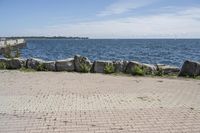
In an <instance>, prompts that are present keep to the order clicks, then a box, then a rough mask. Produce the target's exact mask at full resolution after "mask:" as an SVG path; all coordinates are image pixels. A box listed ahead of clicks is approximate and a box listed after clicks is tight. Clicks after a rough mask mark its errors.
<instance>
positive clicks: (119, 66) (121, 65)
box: [113, 61, 128, 73]
mask: <svg viewBox="0 0 200 133" xmlns="http://www.w3.org/2000/svg"><path fill="white" fill-rule="evenodd" d="M127 64H128V61H114V62H113V65H114V67H115V72H117V73H119V72H125V70H126V66H127Z"/></svg>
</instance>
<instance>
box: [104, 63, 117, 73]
mask: <svg viewBox="0 0 200 133" xmlns="http://www.w3.org/2000/svg"><path fill="white" fill-rule="evenodd" d="M104 72H105V74H111V73H114V72H115V67H114V65H113V64H106V66H105V68H104Z"/></svg>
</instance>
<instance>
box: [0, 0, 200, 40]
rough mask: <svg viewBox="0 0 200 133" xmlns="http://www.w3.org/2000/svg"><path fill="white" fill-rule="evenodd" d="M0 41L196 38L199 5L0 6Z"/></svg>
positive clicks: (75, 2) (191, 1) (55, 1)
mask: <svg viewBox="0 0 200 133" xmlns="http://www.w3.org/2000/svg"><path fill="white" fill-rule="evenodd" d="M0 13H1V20H0V29H1V30H0V36H40V35H43V36H87V37H91V38H200V1H199V0H0Z"/></svg>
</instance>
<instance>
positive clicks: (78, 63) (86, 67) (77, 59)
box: [74, 55, 92, 72]
mask: <svg viewBox="0 0 200 133" xmlns="http://www.w3.org/2000/svg"><path fill="white" fill-rule="evenodd" d="M74 65H75V71H76V72H87V71H88V72H89V71H90V69H91V67H92V63H91V61H90V60H89V59H88V58H87V57H83V56H80V55H75V56H74Z"/></svg>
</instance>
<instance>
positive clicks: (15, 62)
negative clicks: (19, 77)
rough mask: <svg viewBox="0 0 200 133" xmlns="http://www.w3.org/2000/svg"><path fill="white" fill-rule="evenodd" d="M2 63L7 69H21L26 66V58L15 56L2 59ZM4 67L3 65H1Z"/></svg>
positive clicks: (0, 60)
mask: <svg viewBox="0 0 200 133" xmlns="http://www.w3.org/2000/svg"><path fill="white" fill-rule="evenodd" d="M0 62H1V65H4V67H5V68H6V69H20V68H21V67H24V65H25V63H26V60H24V59H20V58H13V59H6V58H2V59H0ZM1 67H2V66H1Z"/></svg>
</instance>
